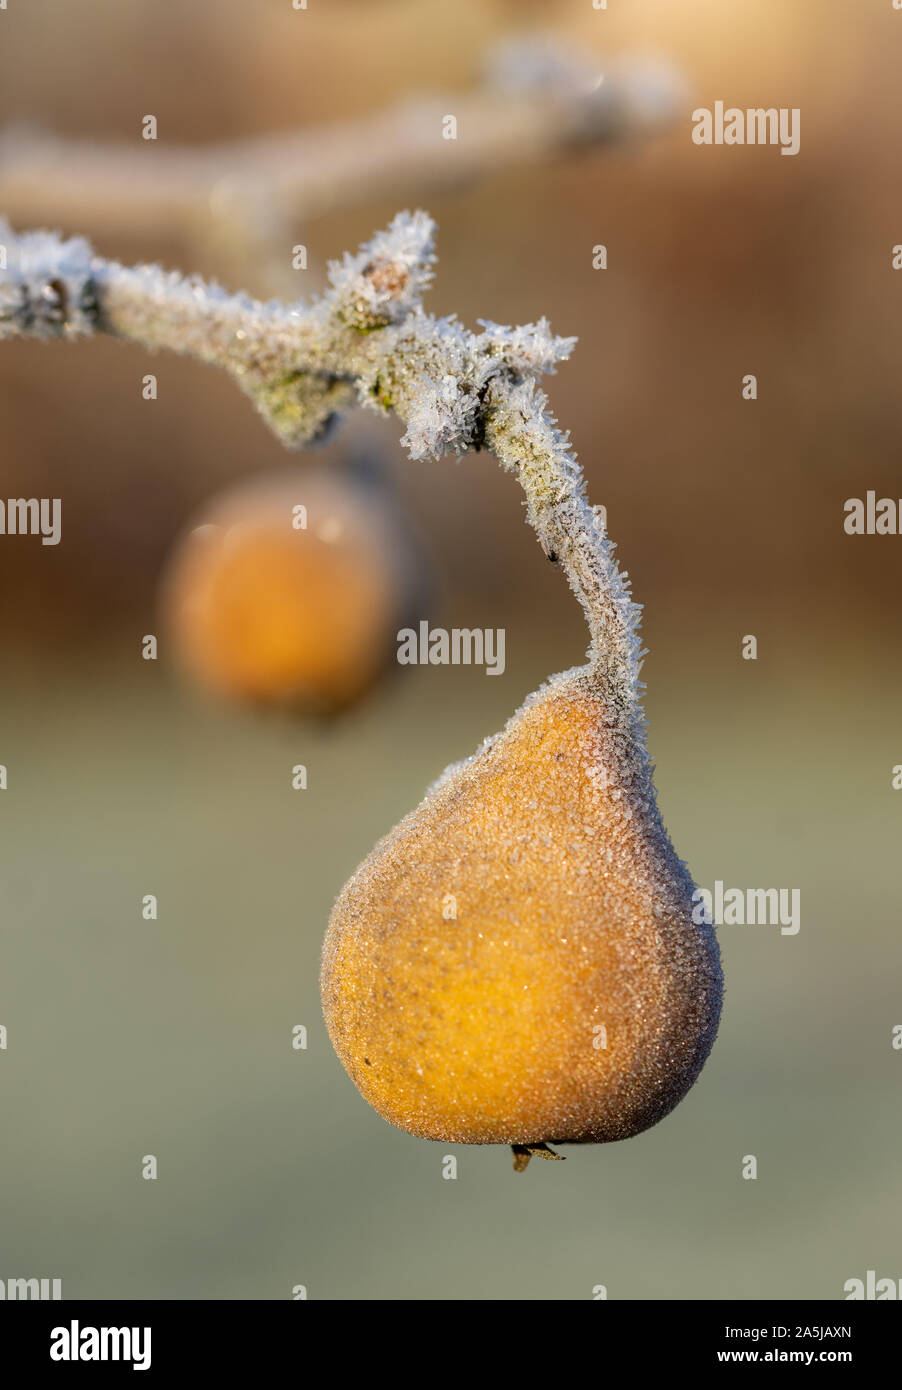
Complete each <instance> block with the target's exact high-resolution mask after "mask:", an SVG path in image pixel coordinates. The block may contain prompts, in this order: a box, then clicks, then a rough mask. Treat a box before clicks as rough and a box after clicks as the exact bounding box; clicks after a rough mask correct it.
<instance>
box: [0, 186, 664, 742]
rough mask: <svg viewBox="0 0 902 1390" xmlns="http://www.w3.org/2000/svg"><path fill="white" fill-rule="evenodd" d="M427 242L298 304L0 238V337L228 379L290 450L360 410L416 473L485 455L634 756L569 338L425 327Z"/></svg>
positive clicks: (391, 253) (347, 273) (86, 251)
mask: <svg viewBox="0 0 902 1390" xmlns="http://www.w3.org/2000/svg"><path fill="white" fill-rule="evenodd" d="M433 233H434V226H433V223H432V221H431V219H430V218H429V217H427V216H426V214H425V213H422V212H417V213H414V214H410V213H399V214H398V216H397V217H396V218H395V219H394V221H393V222H392V223H391V225H390V227H389V228H388V229H387V230H386V231H384V232H380V233H378V234H377V235H376V236H375V237H374V238H373V240H372V241H371V242H369V243H368V244H367V245H365V246H364V247H362V248H361V250H360V251H359V252H358V253H357V254H356V255H346V256H345V257H344V259H343V260H342V261H336V262H333V263H332V264H331V265H330V267H329V288H328V290H327V291H326V293H325V294H323V295H322V296H321V297H320V298H319V299H316V300H314V301H313V302H312V303H311V304H310V305H303V304H300V303H299V304H293V305H291V304H280V303H278V302H271V303H269V304H261V303H259V302H258V301H256V300H253V299H250V298H249V297H247V296H246V295H240V294H239V295H229V294H227V293H226V291H224V290H223V289H221V288H220V287H219V286H218V285H215V284H208V283H205V282H204V281H202V280H199V279H196V278H189V279H185V278H183V277H182V276H180V275H178V274H176V273H173V272H165V271H163V270H161V269H160V268H159V267H157V266H139V267H136V268H132V269H129V268H125V267H123V266H120V265H117V264H116V263H115V262H113V261H107V260H104V259H102V258H100V257H96V256H94V255H93V253H92V251H91V248H90V246H89V245H88V244H87V242H85V241H83V240H81V239H80V238H79V239H74V240H69V241H63V240H61V239H60V238H59V237H57V236H55V235H53V234H51V233H47V232H34V233H29V234H26V235H24V236H21V237H16V236H14V235H13V233H12V231H11V230H10V229H9V227H8V226H6V225H5V224H0V266H2V267H4V268H0V339H10V338H16V337H36V338H41V339H55V338H64V339H66V338H69V339H74V338H77V337H82V336H85V335H88V334H91V333H97V332H100V333H109V334H112V335H113V336H115V337H118V338H123V339H126V340H128V341H130V342H134V343H139V344H141V345H142V346H144V347H146V348H152V349H156V348H167V349H169V350H171V351H174V352H178V353H181V354H183V355H185V356H189V357H194V358H197V359H199V360H200V361H202V362H207V363H210V364H212V365H216V366H220V367H223V368H225V370H226V371H228V372H229V373H230V374H231V375H232V376H233V377H234V378H235V379H236V381H237V382H238V383H239V385H240V386H241V387H242V389H243V390H244V391H246V392H247V393H248V394H249V395H250V396H251V398H252V399H253V401H254V402H255V404H256V406H257V408H258V409H259V410H260V412H261V413H262V414H263V416H264V417H265V419H266V420H267V422H268V424H269V425H270V427H271V428H272V429H273V430H274V431H275V433H276V434H277V435H278V436H279V437H280V438H281V439H282V441H283V442H284V443H285V444H286V445H287V446H288V447H289V448H299V447H301V446H303V445H305V444H309V443H310V442H311V441H313V440H315V439H318V438H319V437H321V435H322V434H323V433H324V431H325V430H326V428H327V427H328V425H329V424H330V422H331V421H332V420H333V419H334V418H335V416H336V415H337V414H338V413H339V412H340V411H342V410H345V409H347V408H348V407H349V406H351V405H352V404H354V403H355V402H357V403H359V404H361V405H363V406H366V407H368V408H370V409H374V410H377V411H382V412H394V414H396V415H397V416H398V418H399V419H400V420H401V421H402V422H403V423H404V425H405V426H406V432H405V434H404V436H403V439H402V443H403V444H404V445H405V446H406V447H407V450H408V452H409V453H410V456H411V457H412V458H414V459H421V458H437V457H439V456H440V455H442V454H445V453H457V454H463V453H465V452H467V451H468V450H470V449H480V448H482V447H483V446H484V445H485V446H487V447H488V448H489V449H491V450H492V451H493V452H494V453H495V455H496V456H497V458H498V460H499V462H500V463H501V464H502V466H503V467H505V468H506V469H508V470H510V471H511V472H513V473H515V474H516V475H517V477H518V479H519V481H520V483H521V485H522V487H523V490H524V492H525V494H526V499H527V517H528V520H529V521H530V523H531V524H532V526H533V527H534V528H535V531H536V533H537V536H538V538H539V541H540V544H541V545H542V548H543V550H544V551H545V553H546V555H548V556H549V557H550V558H552V559H555V560H557V561H558V562H559V564H560V566H561V568H562V569H563V570H564V572H565V574H566V575H567V578H568V580H569V582H570V585H571V588H572V589H573V591H574V593H575V594H576V596H577V597H578V599H579V601H580V603H581V604H582V606H583V608H584V610H585V613H586V618H587V621H588V624H589V631H590V637H591V643H590V648H589V662H590V666H591V668H592V672H593V674H594V676H595V677H596V678H597V680H598V682H599V684H600V685H601V687H602V688H603V690H604V693H605V696H606V698H607V700H608V703H609V708H610V710H611V717H612V719H613V720H619V721H622V722H624V723H625V724H626V725H628V726H629V731H630V737H631V738H632V739H633V740H634V743H635V745H636V746H637V747H644V739H643V720H642V715H641V707H640V696H641V685H640V681H639V668H640V664H641V656H642V653H641V651H640V647H639V639H638V619H639V608H638V605H636V604H634V603H633V602H632V599H631V597H630V592H629V585H628V582H627V578H626V576H625V575H624V574H622V573H621V572H620V570H619V569H618V567H617V564H616V562H615V560H614V557H613V545H612V544H611V542H610V541H609V540H608V539H607V537H606V535H605V531H604V526H603V523H602V520H601V515H600V512H599V511H598V510H595V509H593V508H592V507H590V506H589V504H588V502H587V500H586V497H585V487H584V481H583V476H582V472H581V470H580V467H579V464H578V462H577V459H576V455H575V454H574V453H573V451H572V450H571V448H570V444H569V439H568V438H567V436H566V435H564V434H562V433H561V432H560V431H559V430H558V428H557V426H556V423H555V421H554V419H553V418H552V417H551V415H550V414H549V412H548V409H547V400H546V397H545V395H544V394H543V393H542V391H541V390H539V388H538V386H537V381H538V379H539V377H541V376H542V375H544V374H545V373H549V372H553V371H554V369H555V365H556V364H557V363H558V362H559V361H562V360H564V359H566V358H567V357H569V355H570V353H571V351H572V349H573V346H574V344H575V339H573V338H558V337H554V336H553V335H552V333H551V331H550V328H549V325H548V323H547V322H546V321H545V320H544V319H542V320H540V321H539V322H538V323H537V324H531V325H527V326H525V327H519V328H505V327H502V326H500V325H498V324H493V323H489V322H486V321H481V322H480V326H481V329H482V331H481V332H479V333H473V332H471V331H469V330H467V329H465V328H464V327H463V326H462V325H461V324H460V323H459V322H458V321H457V319H456V318H453V317H452V318H445V319H437V318H435V317H433V316H432V315H429V314H427V313H425V311H424V310H423V307H422V302H421V301H422V295H423V292H424V290H425V289H426V288H427V287H428V285H429V284H430V282H431V280H432V275H433V266H434V262H435V256H434V254H433Z"/></svg>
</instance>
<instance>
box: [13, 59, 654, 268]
mask: <svg viewBox="0 0 902 1390" xmlns="http://www.w3.org/2000/svg"><path fill="white" fill-rule="evenodd" d="M483 69H484V71H483V80H482V83H481V85H480V86H479V87H477V89H476V90H475V91H473V92H469V93H464V92H455V93H448V94H445V95H443V96H442V95H438V96H421V97H413V98H408V99H407V100H406V101H405V102H403V103H402V104H401V105H399V106H397V107H394V108H392V109H390V110H387V111H384V112H382V113H375V114H373V115H370V116H368V117H366V118H365V119H360V120H355V121H349V122H344V123H341V124H336V125H333V126H330V127H326V128H314V129H311V130H303V131H298V132H287V133H285V134H280V135H269V136H263V137H261V138H258V139H253V140H245V141H239V142H236V143H233V144H226V145H209V146H195V147H192V146H175V145H173V144H171V143H168V142H165V141H163V140H160V141H158V142H157V141H148V142H145V141H143V140H140V139H139V138H138V133H137V132H136V138H135V140H134V141H132V142H125V141H122V142H119V143H105V144H104V143H100V142H95V141H91V140H71V139H66V138H63V137H60V136H57V135H54V134H52V133H50V132H46V131H42V130H35V129H33V128H29V127H22V126H18V127H17V126H12V127H7V128H6V129H5V130H3V131H0V206H2V207H4V208H5V210H6V214H7V216H9V217H12V218H14V219H15V220H16V221H18V222H21V223H23V224H26V225H32V226H34V225H38V226H40V225H47V224H49V225H52V226H60V225H62V226H68V227H85V226H90V227H93V228H95V229H103V231H104V232H105V233H107V234H109V235H111V236H113V237H121V236H126V235H132V234H137V235H141V236H143V235H145V234H146V232H147V228H148V227H152V226H158V227H162V226H165V227H166V228H168V229H170V230H172V231H174V232H176V233H177V234H178V235H181V236H182V237H184V238H185V239H186V240H187V241H188V242H190V243H191V244H193V245H201V244H203V245H207V244H209V243H210V242H211V241H212V242H214V243H215V245H216V248H217V250H218V252H219V253H220V255H223V256H224V257H225V265H226V266H228V267H229V268H230V269H232V268H235V269H236V270H237V269H238V268H239V266H242V263H247V262H250V264H251V265H252V266H255V265H258V264H259V265H260V268H261V270H263V271H264V272H265V273H267V274H268V276H269V280H268V283H269V285H270V286H271V287H278V289H279V290H283V289H284V290H288V286H289V283H290V282H289V277H290V276H291V275H292V274H293V272H292V270H291V262H290V248H291V245H292V241H293V235H292V229H293V228H295V227H296V226H298V225H299V224H300V223H301V222H303V221H309V220H310V219H311V218H313V217H316V216H319V215H320V214H322V213H324V212H327V211H333V210H335V209H341V208H343V207H348V206H356V205H359V204H360V203H362V202H365V201H366V200H367V199H370V198H374V197H382V198H385V199H391V200H394V199H399V200H400V199H402V198H407V197H411V196H413V197H417V198H419V197H420V196H421V195H422V192H423V191H425V190H429V189H438V188H442V187H445V186H448V185H451V186H456V185H458V184H461V183H466V182H469V181H471V180H475V179H479V178H483V177H486V176H487V175H489V174H491V173H492V172H493V171H495V170H497V169H499V168H506V167H509V166H511V165H515V164H520V163H523V162H528V161H533V160H535V159H537V158H542V157H543V156H547V155H549V154H551V153H553V152H555V151H558V150H561V149H564V148H567V147H569V146H574V145H580V144H583V145H591V144H600V145H605V144H609V143H612V142H614V143H616V142H621V141H624V140H628V139H631V138H636V137H643V136H646V135H648V134H651V133H654V132H656V131H658V130H660V129H662V128H663V127H665V126H667V125H668V124H669V123H670V122H671V121H672V120H673V118H674V115H675V113H676V111H677V109H678V108H679V102H680V97H681V84H680V82H679V79H678V78H677V76H676V74H675V72H674V70H673V69H672V68H671V67H669V66H668V65H666V64H664V63H656V62H652V61H644V62H639V61H637V60H623V61H620V62H619V63H614V64H612V65H611V66H610V67H609V69H608V70H607V71H606V72H605V74H604V77H603V78H602V76H601V74H600V71H599V67H598V62H597V60H596V59H594V58H593V57H592V56H591V55H590V54H586V53H583V52H581V51H579V50H576V51H574V50H573V49H571V48H569V47H567V46H564V45H562V44H561V42H560V40H559V39H556V38H555V37H554V36H549V35H539V36H535V37H532V36H531V37H521V38H517V39H508V40H506V41H504V42H503V43H501V44H499V45H497V46H495V47H494V48H492V49H490V50H489V52H488V54H487V55H486V57H485V59H484V62H483ZM447 115H453V116H454V117H455V119H456V121H457V126H458V138H457V139H455V140H446V139H443V119H444V117H445V116H447ZM240 273H241V274H246V273H247V271H246V269H244V268H242V269H241V271H240Z"/></svg>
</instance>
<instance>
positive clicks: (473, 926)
mask: <svg viewBox="0 0 902 1390" xmlns="http://www.w3.org/2000/svg"><path fill="white" fill-rule="evenodd" d="M693 889H694V885H693V883H692V880H691V878H690V876H689V873H688V871H687V869H686V867H685V865H684V864H683V863H682V862H681V861H680V859H678V857H677V855H676V853H675V851H674V849H673V847H672V845H671V843H670V840H669V838H668V836H667V833H666V831H665V830H664V827H663V825H662V823H661V819H660V815H659V812H658V808H657V803H656V800H655V795H654V787H653V782H652V772H651V767H650V765H649V763H648V761H647V759H646V758H645V757H644V755H642V756H638V755H637V752H636V739H635V730H634V729H631V728H629V727H627V726H625V724H624V721H623V719H622V718H620V717H619V716H618V713H617V711H615V710H612V709H611V708H610V707H609V706H607V705H606V703H605V699H604V696H603V694H602V693H601V689H600V687H599V685H598V683H597V681H596V680H595V679H594V678H593V676H592V673H591V671H590V670H589V668H588V667H586V668H579V669H576V670H574V671H570V672H566V673H564V674H563V675H560V676H556V677H554V678H552V679H551V680H550V681H548V682H547V683H546V684H545V685H544V686H543V687H542V689H541V690H539V691H538V692H537V693H536V694H535V695H533V696H531V697H530V698H529V699H528V700H527V701H526V703H525V704H524V706H523V707H522V708H521V709H520V710H519V711H518V712H517V714H515V715H514V716H513V718H512V719H511V720H510V721H509V723H508V724H507V726H506V727H505V728H504V729H503V730H502V732H501V733H499V734H497V735H495V736H494V737H493V738H491V739H489V740H487V741H486V743H485V744H483V746H482V747H481V748H480V749H479V750H478V751H477V752H476V753H475V754H474V756H473V757H472V758H470V759H468V760H467V761H465V762H463V763H459V764H456V765H454V766H452V767H450V768H449V769H448V770H447V771H446V772H445V773H444V774H443V776H442V777H441V778H440V779H439V781H438V782H437V783H436V784H435V785H434V786H433V787H432V788H431V789H430V791H429V792H428V794H427V795H426V797H425V799H424V800H423V801H422V802H421V804H420V805H419V806H418V807H417V808H416V810H414V811H412V812H411V813H410V814H409V815H407V816H405V818H404V819H403V820H402V821H401V822H400V824H399V825H397V826H396V827H395V829H394V830H392V831H391V832H390V833H389V834H388V835H386V836H385V837H384V838H383V839H382V840H381V841H380V842H379V843H378V844H377V845H376V847H375V848H374V849H373V851H372V852H371V854H370V855H369V856H368V857H367V858H366V859H365V860H364V862H363V863H362V864H361V865H360V867H359V868H358V870H357V871H356V873H355V874H354V875H353V877H352V878H351V879H350V881H349V882H348V884H347V885H346V886H345V888H344V890H343V891H342V893H341V895H340V897H339V898H338V901H337V902H336V904H335V907H334V910H333V912H332V915H331V918H330V921H329V927H328V931H327V934H326V940H325V944H324V951H323V964H322V976H321V987H322V1000H323V1009H324V1014H325V1020H326V1025H327V1027H328V1031H329V1036H330V1038H331V1040H332V1044H333V1046H334V1048H335V1051H336V1053H337V1054H338V1057H339V1058H340V1060H341V1062H342V1063H343V1065H344V1067H345V1068H346V1070H347V1072H348V1073H349V1075H350V1077H351V1079H352V1080H353V1081H354V1083H355V1085H356V1086H357V1088H358V1090H359V1091H360V1092H361V1094H362V1095H363V1096H364V1098H365V1099H366V1100H367V1101H368V1102H369V1103H370V1105H372V1106H373V1108H374V1109H375V1110H377V1111H378V1113H379V1114H380V1115H382V1116H383V1118H385V1119H386V1120H388V1121H390V1122H391V1123H392V1124H394V1125H397V1126H399V1127H400V1128H401V1129H404V1130H407V1131H408V1132H409V1133H411V1134H415V1135H419V1136H420V1137H422V1138H426V1139H436V1140H442V1141H445V1142H449V1143H461V1144H508V1145H515V1146H518V1147H523V1148H526V1149H528V1148H530V1147H538V1146H540V1145H542V1144H545V1143H549V1142H550V1143H554V1142H557V1143H602V1142H606V1141H609V1140H615V1139H627V1138H629V1137H630V1136H631V1135H635V1134H639V1133H640V1132H641V1131H643V1130H645V1129H648V1128H649V1127H650V1126H651V1125H654V1124H656V1123H657V1121H658V1120H660V1119H662V1118H663V1117H664V1116H665V1115H667V1114H668V1113H669V1111H671V1110H672V1109H673V1108H674V1106H675V1105H677V1103H678V1102H679V1101H680V1100H681V1099H682V1098H683V1096H685V1094H686V1092H687V1091H688V1090H689V1088H690V1087H691V1086H692V1084H693V1082H694V1081H695V1079H696V1077H697V1076H698V1074H699V1072H700V1070H701V1068H702V1065H703V1064H704V1061H705V1059H706V1058H707V1056H708V1053H709V1052H710V1050H711V1046H712V1044H713V1042H714V1037H715V1034H716V1031H717V1026H718V1022H719V1017H720V1008H721V997H722V974H721V967H720V954H719V950H718V946H717V941H716V938H715V935H714V932H713V930H712V928H711V926H710V925H707V924H705V923H702V924H696V922H695V921H693V908H694V907H695V904H694V903H693V899H692V894H693ZM696 915H697V916H698V915H700V914H699V913H698V911H697V910H696Z"/></svg>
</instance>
